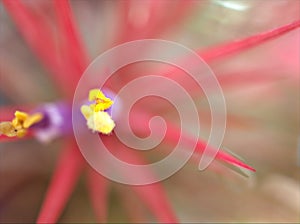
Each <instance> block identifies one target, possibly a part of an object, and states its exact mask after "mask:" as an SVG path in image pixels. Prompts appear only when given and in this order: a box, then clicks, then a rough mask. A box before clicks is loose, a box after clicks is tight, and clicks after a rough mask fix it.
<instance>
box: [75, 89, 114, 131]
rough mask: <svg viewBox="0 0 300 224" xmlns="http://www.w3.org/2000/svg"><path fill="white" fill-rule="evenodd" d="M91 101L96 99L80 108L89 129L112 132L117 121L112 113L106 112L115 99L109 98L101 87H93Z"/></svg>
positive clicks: (90, 95)
mask: <svg viewBox="0 0 300 224" xmlns="http://www.w3.org/2000/svg"><path fill="white" fill-rule="evenodd" d="M89 101H95V103H94V104H91V105H89V106H88V105H83V106H81V108H80V110H81V113H82V114H83V116H84V117H85V119H86V120H87V126H88V128H89V129H91V130H92V131H95V132H100V133H102V134H110V133H111V132H112V131H113V129H114V127H115V122H114V121H113V119H112V118H111V117H110V115H109V114H108V113H107V112H105V111H104V110H107V109H109V108H110V107H111V105H112V104H113V101H112V100H111V99H109V98H107V97H106V96H105V95H104V94H103V93H102V92H101V91H100V90H99V89H92V90H91V91H90V92H89Z"/></svg>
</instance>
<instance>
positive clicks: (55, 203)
mask: <svg viewBox="0 0 300 224" xmlns="http://www.w3.org/2000/svg"><path fill="white" fill-rule="evenodd" d="M74 143H75V142H74V141H73V140H72V141H71V142H69V143H68V144H69V145H68V146H67V147H66V148H65V149H63V151H62V153H61V155H60V158H59V161H58V163H57V166H56V169H55V171H54V174H53V176H52V179H51V182H50V185H49V188H48V190H47V194H46V197H45V199H44V201H43V204H42V207H41V210H40V212H39V215H38V219H37V223H55V222H57V220H58V219H59V216H60V215H61V213H62V212H63V210H64V207H65V205H66V203H67V200H68V199H69V197H70V195H71V193H72V191H73V190H74V186H75V184H76V182H77V180H78V177H79V175H80V173H81V170H82V169H83V165H84V160H83V159H82V156H81V154H80V152H79V150H78V148H77V147H76V144H74Z"/></svg>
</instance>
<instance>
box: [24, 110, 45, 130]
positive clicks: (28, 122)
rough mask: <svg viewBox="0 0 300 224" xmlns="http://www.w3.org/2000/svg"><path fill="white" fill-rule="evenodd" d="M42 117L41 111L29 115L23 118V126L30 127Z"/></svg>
mask: <svg viewBox="0 0 300 224" xmlns="http://www.w3.org/2000/svg"><path fill="white" fill-rule="evenodd" d="M42 119H43V115H42V114H41V113H36V114H33V115H31V116H29V117H28V118H27V119H26V120H24V123H23V127H24V128H30V127H31V126H32V125H34V124H36V123H38V122H40V121H41V120H42Z"/></svg>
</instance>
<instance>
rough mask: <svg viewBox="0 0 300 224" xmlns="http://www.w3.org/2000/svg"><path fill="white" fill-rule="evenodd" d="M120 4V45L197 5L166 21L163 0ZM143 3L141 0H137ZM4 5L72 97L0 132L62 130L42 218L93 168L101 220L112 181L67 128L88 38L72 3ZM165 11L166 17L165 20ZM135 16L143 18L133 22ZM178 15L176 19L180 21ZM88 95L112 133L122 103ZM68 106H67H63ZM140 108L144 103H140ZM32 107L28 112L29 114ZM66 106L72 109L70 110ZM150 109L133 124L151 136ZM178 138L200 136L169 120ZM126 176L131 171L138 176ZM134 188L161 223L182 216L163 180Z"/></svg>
mask: <svg viewBox="0 0 300 224" xmlns="http://www.w3.org/2000/svg"><path fill="white" fill-rule="evenodd" d="M53 3H54V4H53ZM135 3H137V2H135ZM119 4H121V5H122V10H123V11H122V13H123V14H124V16H125V17H126V19H125V20H124V24H123V25H124V26H123V27H122V29H123V30H121V29H120V32H121V34H120V35H119V36H118V38H117V42H118V43H121V42H124V41H128V40H134V39H140V38H147V37H152V35H154V36H158V35H159V34H160V33H161V32H162V31H164V30H166V29H167V28H170V26H171V25H172V24H176V20H177V21H180V20H181V19H183V18H184V17H185V16H186V12H188V11H189V10H190V9H191V5H192V3H191V2H189V1H187V2H186V3H185V2H179V3H178V5H177V6H176V8H175V9H173V11H172V13H171V14H173V17H172V18H171V17H170V18H168V19H166V20H164V19H163V17H162V16H163V15H165V14H168V12H169V8H168V7H167V6H163V5H164V4H165V3H164V2H163V1H162V2H160V1H153V2H151V3H149V6H148V7H146V9H147V8H148V9H149V10H148V11H147V13H148V16H147V13H145V14H144V13H141V12H140V11H139V10H138V9H139V6H132V5H130V4H131V2H130V1H124V2H120V3H119ZM137 4H138V5H139V3H137ZM4 5H5V9H6V10H7V12H8V13H9V15H10V16H11V18H12V19H13V20H14V22H15V23H16V25H17V26H18V28H19V30H20V32H21V33H22V35H23V36H24V38H25V40H26V41H27V43H28V44H29V45H30V47H31V48H32V49H33V51H34V52H35V53H36V54H37V56H38V58H39V59H40V60H41V61H42V63H43V64H44V66H45V67H47V68H48V69H49V71H50V74H51V75H52V76H53V80H55V81H56V83H57V86H59V88H60V90H61V92H63V94H61V95H62V97H61V98H63V99H64V100H65V101H66V102H67V103H66V102H63V103H58V102H54V103H52V104H51V105H49V104H41V105H39V106H37V107H31V108H30V110H32V111H35V110H36V111H39V112H38V113H35V112H33V114H32V115H28V114H24V113H19V112H16V114H17V115H16V120H15V122H13V121H12V122H11V123H2V126H3V128H2V129H1V130H2V131H1V132H2V133H3V134H7V136H10V135H11V134H10V133H11V131H12V130H13V128H14V129H17V130H18V132H21V134H19V135H20V136H22V135H23V134H25V133H24V132H26V131H24V130H26V129H31V130H32V132H33V135H35V136H36V137H37V138H38V139H40V140H41V141H43V142H51V141H52V140H53V139H54V138H56V137H62V136H63V138H64V139H65V141H66V144H67V146H66V147H65V148H63V150H62V152H61V155H60V158H59V161H58V164H57V167H56V169H55V171H54V174H53V177H52V180H51V183H50V185H49V188H48V191H47V194H46V197H45V200H44V202H43V205H42V207H41V210H40V213H39V215H38V219H37V222H38V223H45V222H46V223H52V222H57V221H58V219H59V216H60V215H61V213H62V211H63V208H64V207H65V205H66V203H67V200H68V198H69V197H70V195H71V193H72V190H73V189H74V186H75V184H76V182H77V180H78V178H79V176H80V174H81V171H82V170H84V169H87V173H88V175H89V176H88V182H89V191H90V194H91V195H92V197H91V199H92V201H93V205H94V207H95V212H96V214H97V216H98V220H99V221H103V222H106V221H107V220H106V216H107V214H106V210H107V205H106V199H107V185H108V180H107V179H105V178H103V177H102V176H101V175H99V174H98V173H96V172H95V171H94V170H92V169H91V168H90V167H88V166H87V164H86V162H85V161H84V160H83V158H82V156H81V154H80V153H79V150H78V147H77V145H76V142H75V139H74V138H73V136H72V134H70V133H71V132H70V129H69V128H66V127H67V126H68V125H70V124H71V115H70V106H69V105H68V104H69V103H70V102H71V99H72V96H73V94H74V90H75V88H76V85H77V83H78V81H79V79H80V77H81V75H82V73H83V71H84V70H85V69H86V67H87V65H88V62H89V61H90V60H89V59H88V57H87V53H86V49H85V48H84V47H83V43H82V41H81V40H80V36H79V35H78V31H77V26H76V25H75V22H74V18H73V14H72V10H71V7H70V5H69V2H68V1H60V0H57V1H54V2H48V3H39V4H38V5H37V6H33V5H30V3H28V4H26V3H25V2H20V1H9V0H6V1H4ZM35 7H36V8H35ZM140 7H141V6H140ZM142 8H144V7H141V9H142ZM157 9H159V10H157ZM43 10H44V11H48V10H49V12H50V13H49V14H44V13H43V12H44V11H43ZM174 15H175V16H174ZM160 16H161V17H162V18H160ZM147 17H148V19H147ZM135 18H139V19H137V20H135ZM149 18H151V19H149ZM173 18H175V19H176V20H175V21H174V20H173ZM49 23H50V25H49ZM51 25H52V26H53V25H54V26H55V27H57V29H58V32H57V33H54V32H53V30H52V29H51ZM299 26H300V21H299V20H298V21H295V22H292V23H288V24H286V25H283V26H281V27H278V28H276V29H274V30H270V31H267V32H263V33H260V34H258V35H254V36H251V37H249V38H245V39H242V40H240V41H235V42H230V43H226V44H224V45H220V46H217V47H215V48H211V49H208V50H206V51H203V50H202V49H201V50H199V51H197V53H198V54H199V55H201V56H202V57H203V58H204V60H206V61H213V60H215V59H217V58H220V57H223V56H225V55H229V54H233V53H237V52H241V51H242V50H245V49H247V48H250V47H253V46H256V45H258V44H261V43H263V42H265V41H268V40H270V39H273V38H276V37H279V36H280V35H282V34H284V33H286V32H288V31H291V30H293V29H295V28H297V27H299ZM37 31H39V32H37ZM56 35H57V36H58V37H57V38H58V40H56V39H55V38H54V37H55V36H56ZM45 43H46V44H45ZM57 45H58V46H59V49H60V51H59V52H57V51H56V49H57V47H56V46H57ZM61 59H63V60H61ZM163 75H165V76H166V77H168V76H169V77H172V78H173V79H174V80H179V79H180V78H181V76H180V73H179V72H178V70H175V71H174V70H172V72H169V71H167V72H166V73H163ZM125 79H126V77H125V78H124V82H126V80H125ZM66 83H68V87H66ZM231 83H232V82H231ZM122 84H123V83H122ZM88 98H89V101H95V102H94V104H91V105H83V106H82V107H81V112H82V114H83V115H84V117H85V119H86V120H87V127H88V128H89V129H91V131H97V132H100V133H103V134H110V133H111V132H112V131H113V129H114V127H115V122H114V120H113V119H112V118H111V116H110V115H109V113H108V112H107V111H106V110H107V109H109V108H110V107H111V106H116V105H113V101H112V100H110V99H109V98H107V97H106V96H105V95H104V94H103V93H102V92H101V91H100V90H92V91H91V92H90V94H89V97H88ZM60 105H62V107H60ZM39 107H40V108H39ZM62 108H67V109H66V110H64V109H62ZM139 109H142V107H140V108H139ZM30 110H28V113H29V111H30ZM65 111H68V112H67V113H65ZM150 112H151V111H150ZM150 115H151V113H148V111H143V110H141V111H139V112H135V113H134V119H135V121H136V122H135V126H134V127H135V130H136V131H138V132H139V133H140V134H145V129H144V127H143V126H142V125H141V124H143V123H144V122H145V121H146V120H148V119H149V116H150ZM8 116H9V115H8ZM116 125H118V123H116ZM7 128H8V130H7ZM180 136H181V137H183V139H184V141H185V143H186V145H187V147H188V146H189V145H191V144H192V142H193V140H194V139H193V138H192V137H191V136H189V135H187V134H184V135H181V133H180V131H179V130H178V128H177V127H176V126H175V125H173V124H172V123H171V122H169V123H167V132H166V136H165V138H166V141H167V142H169V143H171V144H172V143H174V142H176V141H177V140H178V139H179V138H180ZM29 137H30V136H29ZM1 138H2V140H3V139H6V138H4V137H3V136H1ZM101 138H102V139H103V141H104V142H106V143H107V144H109V145H110V146H111V148H113V147H120V148H121V149H124V150H123V151H122V150H120V151H118V152H115V153H117V154H120V156H123V157H126V158H127V159H128V160H132V161H134V162H135V163H141V164H145V161H144V158H143V157H141V156H140V155H139V154H137V153H135V152H132V151H131V150H129V151H128V152H126V153H125V152H124V151H125V149H127V147H125V148H122V146H120V145H119V144H118V142H117V139H116V136H115V135H108V136H102V135H101ZM206 145H207V144H206V142H205V141H203V140H197V146H196V153H197V154H198V155H199V154H201V153H202V151H203V149H204V148H205V147H206ZM123 147H124V146H123ZM217 158H218V159H220V160H223V161H225V162H227V163H229V164H232V165H236V166H239V167H243V168H246V169H248V170H252V171H254V168H252V167H251V166H249V165H247V164H245V163H244V162H242V161H240V160H239V159H237V158H235V157H234V156H232V155H230V154H228V153H226V152H223V151H220V152H219V153H218V154H217ZM149 172H150V173H151V172H152V171H151V170H150V171H149ZM128 175H129V176H130V177H131V175H132V174H128ZM131 190H133V191H134V192H136V194H137V195H138V196H139V197H140V199H141V200H142V202H143V204H144V205H146V206H147V207H148V208H149V209H150V210H151V212H152V213H153V214H154V216H155V217H156V220H157V221H159V222H169V223H173V222H177V221H178V220H177V218H176V215H175V214H174V212H173V211H172V209H171V206H170V204H169V202H168V200H167V197H166V195H165V193H164V191H163V190H162V186H161V184H158V183H156V184H151V185H146V186H132V187H131Z"/></svg>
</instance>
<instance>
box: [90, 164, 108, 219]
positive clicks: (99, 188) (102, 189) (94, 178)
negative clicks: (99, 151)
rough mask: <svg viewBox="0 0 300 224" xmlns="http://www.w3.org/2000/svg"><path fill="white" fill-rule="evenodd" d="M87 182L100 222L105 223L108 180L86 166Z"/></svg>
mask: <svg viewBox="0 0 300 224" xmlns="http://www.w3.org/2000/svg"><path fill="white" fill-rule="evenodd" d="M87 178H88V179H87V184H88V189H89V195H90V199H91V201H92V205H93V208H94V212H95V214H96V217H97V221H98V222H100V223H107V214H108V211H107V206H108V193H109V192H108V185H109V183H108V180H107V179H106V178H105V177H103V176H101V175H100V174H99V173H97V172H96V171H95V170H93V169H92V168H90V167H89V168H88V176H87Z"/></svg>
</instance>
